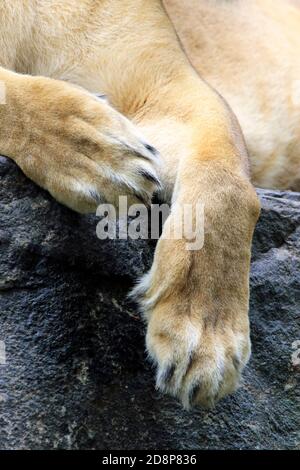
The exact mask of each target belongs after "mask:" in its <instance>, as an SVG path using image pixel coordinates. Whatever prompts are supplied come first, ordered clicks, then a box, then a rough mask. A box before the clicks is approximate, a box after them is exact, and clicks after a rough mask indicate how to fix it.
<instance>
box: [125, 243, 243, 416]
mask: <svg viewBox="0 0 300 470" xmlns="http://www.w3.org/2000/svg"><path fill="white" fill-rule="evenodd" d="M181 245H182V242H180V241H163V240H160V241H159V243H158V246H157V250H156V254H155V259H154V264H153V266H152V268H151V270H150V272H149V273H148V274H146V275H145V276H144V277H143V278H142V280H141V282H140V283H139V284H138V285H137V287H136V288H135V289H134V291H133V292H132V294H131V295H132V296H133V297H134V298H136V299H137V300H138V301H139V304H140V307H141V310H142V312H143V314H144V318H145V320H146V322H147V324H148V330H147V337H146V345H147V351H148V354H149V357H150V358H151V360H152V362H153V363H154V365H155V366H156V369H157V374H156V385H157V388H158V389H159V390H161V391H163V392H166V393H169V394H171V395H172V396H175V397H177V398H179V399H180V401H181V402H182V404H183V406H184V407H185V408H186V409H188V408H190V407H191V406H195V405H201V406H203V407H212V406H214V404H215V403H216V402H217V401H218V400H220V399H221V398H222V397H224V396H225V395H228V394H230V393H232V392H234V391H235V390H236V389H237V387H238V385H239V382H240V378H241V373H242V370H243V368H244V367H245V365H246V364H247V362H248V360H249V357H250V350H251V345H250V336H249V319H248V280H247V269H246V273H244V274H243V271H238V269H237V267H236V270H234V268H233V266H232V270H233V272H235V271H236V273H238V272H239V276H237V280H236V282H235V292H234V295H233V294H232V285H227V282H228V281H227V279H226V277H224V276H222V273H221V272H218V271H215V272H209V270H208V268H207V269H206V270H205V269H203V268H202V266H201V259H199V257H200V253H202V252H201V251H200V252H199V253H191V252H187V251H185V250H184V249H183V247H182V246H181ZM171 253H172V255H171ZM203 255H204V253H202V260H203ZM247 258H248V256H247ZM247 263H248V264H249V260H248V259H246V260H245V263H244V264H243V266H247ZM207 266H208V265H207ZM227 278H228V276H227ZM207 281H208V282H207Z"/></svg>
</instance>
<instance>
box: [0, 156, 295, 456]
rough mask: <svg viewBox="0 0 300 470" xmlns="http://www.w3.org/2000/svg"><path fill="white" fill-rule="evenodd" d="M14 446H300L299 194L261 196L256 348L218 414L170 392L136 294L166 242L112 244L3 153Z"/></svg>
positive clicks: (1, 395)
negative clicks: (150, 355)
mask: <svg viewBox="0 0 300 470" xmlns="http://www.w3.org/2000/svg"><path fill="white" fill-rule="evenodd" d="M0 178H1V185H0V206H1V225H0V250H1V263H0V291H1V296H0V312H1V313H0V408H1V412H0V448H1V449H23V448H27V449H54V448H59V449H112V450H113V449H124V450H125V449H126V450H127V449H151V448H160V449H170V448H171V449H178V450H180V449H216V448H217V449H226V448H227V449H249V448H250V449H263V448H267V449H295V448H297V447H299V442H300V436H299V424H300V423H299V421H300V419H299V415H300V410H299V385H298V382H297V381H298V380H299V365H297V364H298V363H299V362H300V361H299V351H298V352H297V347H298V348H300V346H299V343H296V341H297V340H300V333H299V312H300V288H299V282H300V194H296V193H289V192H277V191H264V190H259V191H258V192H259V195H260V197H261V200H262V204H263V211H262V216H261V219H260V221H259V223H258V226H257V230H256V234H255V240H254V246H253V263H252V274H251V294H252V295H251V314H250V315H251V322H252V341H253V356H252V360H251V362H250V365H249V366H248V367H247V369H246V372H245V374H244V381H243V384H242V386H241V388H240V389H239V391H238V392H237V393H236V394H235V395H234V396H232V397H228V398H226V399H225V400H223V401H222V402H221V403H220V404H218V405H217V407H216V409H215V410H213V411H203V410H201V409H198V410H193V411H191V412H186V411H184V410H182V409H181V407H180V405H179V404H178V403H177V402H176V401H175V400H174V399H172V398H168V397H165V396H161V395H159V393H158V392H156V391H155V388H154V374H153V371H152V370H151V366H150V365H149V363H148V362H147V360H146V357H145V353H144V326H143V323H142V322H141V320H140V317H139V315H138V314H137V312H136V310H135V307H134V306H133V305H132V304H130V303H129V302H128V301H127V300H126V294H127V292H128V289H129V288H130V286H131V285H132V283H133V281H134V279H135V278H136V277H137V276H138V275H140V274H141V273H142V272H144V271H145V270H147V269H148V268H149V266H150V265H151V259H152V254H153V248H154V246H153V243H150V242H148V243H147V242H145V241H138V242H133V241H128V242H127V241H126V242H124V241H105V242H103V241H99V240H98V239H97V237H96V234H95V228H96V224H97V221H98V220H97V219H96V218H95V217H93V216H80V215H77V214H75V213H73V212H71V211H69V210H68V209H66V208H64V207H62V206H60V205H59V204H58V203H56V202H55V201H53V199H52V198H51V197H50V196H49V195H48V194H47V193H45V192H44V191H42V190H40V189H39V188H38V187H36V186H35V185H34V184H32V183H31V182H30V181H28V180H27V179H26V178H25V177H24V176H23V175H22V174H21V172H20V171H19V170H18V169H17V168H16V166H15V165H14V164H13V163H11V162H10V161H9V160H7V159H5V158H1V159H0Z"/></svg>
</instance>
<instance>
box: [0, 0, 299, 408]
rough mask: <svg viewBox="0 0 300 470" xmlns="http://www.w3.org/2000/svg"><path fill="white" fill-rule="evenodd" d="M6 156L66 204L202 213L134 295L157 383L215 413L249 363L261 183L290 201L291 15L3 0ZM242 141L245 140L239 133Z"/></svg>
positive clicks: (295, 45)
mask: <svg viewBox="0 0 300 470" xmlns="http://www.w3.org/2000/svg"><path fill="white" fill-rule="evenodd" d="M0 14H1V23H0V84H1V88H0V89H1V90H2V93H1V94H0V96H1V104H0V153H1V154H3V155H6V156H7V157H9V158H11V159H12V160H14V161H15V163H16V164H17V165H18V166H19V167H20V168H21V170H22V171H23V172H24V173H25V175H27V176H28V177H29V178H30V179H31V180H33V181H34V182H35V183H36V184H38V185H39V186H41V187H42V188H44V189H46V190H47V191H49V193H50V194H51V195H52V196H53V197H54V198H55V199H56V200H57V201H59V202H60V203H62V204H64V205H66V206H68V207H69V208H71V209H73V210H75V211H78V212H80V213H90V212H95V211H96V208H97V206H98V205H99V203H101V202H102V201H106V202H109V203H111V204H114V205H118V200H119V196H120V195H122V196H127V197H128V199H129V201H130V202H131V203H135V202H138V203H140V202H141V201H142V202H143V203H144V204H145V205H147V206H149V205H150V204H151V201H152V197H153V195H156V196H157V197H159V199H160V200H162V201H167V202H170V203H171V212H170V215H169V217H168V219H167V221H166V223H165V226H164V228H163V234H164V231H165V230H166V228H170V227H172V226H173V225H174V224H175V223H176V218H178V214H179V210H180V207H182V206H184V205H185V204H188V205H191V206H192V207H195V206H196V205H197V203H199V202H201V204H203V206H204V208H205V226H204V230H205V240H204V245H203V247H202V249H200V250H187V249H186V244H185V240H184V239H176V238H175V237H174V238H171V239H167V238H166V237H163V236H162V237H161V238H160V240H159V241H158V243H157V247H156V251H155V255H154V261H153V265H152V267H151V269H150V271H149V272H148V273H147V274H145V275H144V277H143V278H142V279H141V280H140V282H139V283H138V285H137V286H136V287H135V289H134V291H133V295H134V296H135V297H136V298H137V299H138V301H139V304H140V307H141V309H142V311H143V315H144V318H145V320H146V323H147V334H146V346H147V351H148V353H149V356H150V357H151V358H152V360H153V362H154V364H155V366H156V369H157V372H156V385H157V388H158V389H160V390H161V391H163V392H167V393H169V394H171V395H172V396H174V397H176V398H177V399H179V400H180V401H181V403H182V405H183V406H184V407H185V408H187V409H189V408H190V407H193V406H197V405H201V406H204V407H212V406H214V404H215V403H216V402H217V401H218V400H220V399H221V398H222V397H224V396H226V395H228V394H230V393H232V392H234V391H235V390H236V388H237V387H238V385H239V383H240V379H241V374H242V371H243V369H244V367H245V365H246V364H247V362H248V360H249V357H250V351H251V342H250V328H249V317H248V308H249V270H250V256H251V242H252V236H253V231H254V228H255V225H256V222H257V219H258V217H259V212H260V204H259V200H258V197H257V195H256V191H255V189H254V185H258V186H262V187H266V188H269V187H271V188H280V189H295V190H297V189H299V188H300V186H299V182H300V170H299V168H300V165H299V163H300V119H299V110H300V96H299V88H300V83H299V78H300V59H299V50H300V35H299V31H300V29H299V28H300V13H299V10H298V9H297V7H296V6H293V5H292V4H291V3H289V2H287V1H284V0H248V1H247V2H244V1H243V0H235V1H226V2H225V1H217V0H185V1H181V0H165V1H164V2H162V0H122V1H121V2H120V1H119V0H51V1H50V0H19V1H18V2H16V1H15V0H4V1H2V2H1V4H0ZM241 128H242V130H241Z"/></svg>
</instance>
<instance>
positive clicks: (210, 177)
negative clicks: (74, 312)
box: [133, 77, 259, 408]
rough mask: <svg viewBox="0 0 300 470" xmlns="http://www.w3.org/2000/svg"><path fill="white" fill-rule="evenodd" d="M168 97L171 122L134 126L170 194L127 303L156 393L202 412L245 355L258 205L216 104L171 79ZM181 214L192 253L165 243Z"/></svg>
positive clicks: (228, 121)
mask: <svg viewBox="0 0 300 470" xmlns="http://www.w3.org/2000/svg"><path fill="white" fill-rule="evenodd" d="M182 89H184V90H188V94H184V96H183V97H182V93H181V95H180V90H182ZM176 90H177V93H176ZM171 95H173V96H174V95H175V96H176V103H175V102H174V103H173V106H169V107H168V108H169V109H172V116H165V118H164V119H163V120H162V121H161V122H156V123H152V124H151V122H149V121H147V119H146V121H147V122H146V124H145V123H144V126H143V125H142V129H143V131H144V132H145V133H146V135H148V137H149V138H150V139H151V141H152V142H154V144H155V145H156V146H157V148H158V149H160V150H161V153H162V158H165V162H164V167H163V170H162V173H161V177H162V179H163V181H164V183H165V185H166V187H169V188H171V186H172V181H171V180H170V178H171V179H172V178H173V185H174V192H173V197H172V209H171V214H170V216H169V219H168V220H167V221H166V223H165V226H164V228H163V234H162V238H161V239H160V240H159V242H158V245H157V248H156V252H155V257H154V262H153V266H152V268H151V270H150V272H149V273H148V274H146V275H145V276H144V277H143V278H142V280H141V282H140V283H139V284H138V286H137V287H136V288H135V290H134V291H133V296H135V297H137V298H138V299H139V302H140V305H141V308H142V310H143V312H144V316H145V319H146V321H147V324H148V330H147V349H148V352H149V355H150V357H151V358H152V360H153V362H154V363H155V365H156V367H157V376H156V383H157V387H158V388H159V389H160V390H162V391H166V392H168V393H170V394H172V395H174V396H176V397H178V398H179V399H180V400H181V401H182V403H183V405H184V406H185V407H186V408H189V407H190V406H191V405H196V404H201V405H203V406H211V405H213V404H214V403H215V402H216V401H217V400H218V399H220V398H221V397H223V396H224V395H226V394H228V393H231V392H232V391H234V390H235V389H236V387H237V386H238V383H239V380H240V376H241V372H242V370H243V368H244V366H245V365H246V363H247V361H248V359H249V356H250V338H249V319H248V301H249V267H250V251H251V241H252V234H253V230H254V226H255V223H256V221H257V218H258V214H259V203H258V199H257V197H256V194H255V191H254V189H253V187H252V185H251V183H250V182H249V177H248V174H247V164H246V161H245V160H246V158H247V153H246V150H245V147H244V144H243V138H242V136H241V133H240V130H239V127H238V125H237V123H236V121H235V118H234V116H233V115H232V114H231V112H230V111H229V109H228V108H227V107H226V106H225V105H224V103H223V101H222V100H221V99H220V98H219V97H218V96H217V95H216V94H215V93H214V92H213V91H212V90H211V89H210V88H209V87H208V86H206V85H205V84H204V83H202V82H201V81H200V79H198V78H194V77H190V78H188V79H187V80H186V83H182V82H181V83H176V81H175V82H174V83H173V84H172V93H171ZM170 104H171V103H169V105H170ZM183 110H185V112H183ZM183 116H184V118H183ZM168 126H169V127H168ZM160 129H161V130H160ZM172 129H173V130H172ZM174 155H175V157H176V158H175V159H174ZM199 205H200V206H201V207H203V208H204V225H203V224H200V226H198V225H197V221H196V217H197V206H199ZM187 206H189V207H190V208H192V216H191V217H192V220H193V226H194V227H196V230H197V231H196V233H194V235H193V236H194V238H195V239H194V240H193V242H197V241H199V242H200V244H198V245H197V243H194V245H193V244H191V243H190V240H189V239H188V238H187V236H186V234H183V236H182V237H180V238H179V239H178V237H177V235H176V236H174V235H173V234H174V233H175V232H174V230H173V229H174V227H177V223H178V220H179V219H180V217H182V215H181V214H182V212H181V211H182V210H184V208H185V207H187ZM200 232H201V233H200ZM165 235H166V236H165ZM202 237H204V238H203V240H204V243H203V246H202V243H201V240H202Z"/></svg>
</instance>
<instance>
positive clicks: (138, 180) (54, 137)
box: [14, 77, 160, 212]
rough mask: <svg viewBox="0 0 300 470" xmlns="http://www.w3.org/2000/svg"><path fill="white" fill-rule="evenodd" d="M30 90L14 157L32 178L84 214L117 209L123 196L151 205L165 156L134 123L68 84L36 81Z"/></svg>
mask: <svg viewBox="0 0 300 470" xmlns="http://www.w3.org/2000/svg"><path fill="white" fill-rule="evenodd" d="M25 85H26V86H25ZM25 85H24V86H23V88H22V90H23V94H24V97H23V100H22V101H23V103H22V104H23V108H22V109H21V111H20V115H19V116H17V118H16V120H17V122H19V123H20V125H21V127H22V131H21V132H19V134H20V135H21V136H22V139H21V140H22V142H18V146H17V151H16V155H14V157H15V160H16V162H17V163H18V164H19V166H20V167H21V168H22V170H23V171H24V173H25V174H26V175H27V176H28V177H29V178H31V179H32V180H33V181H35V182H36V183H37V184H39V185H40V186H42V187H43V188H45V189H47V190H48V191H49V192H50V193H51V194H52V196H54V197H55V198H56V199H57V200H58V201H59V202H61V203H63V204H65V205H67V206H68V207H70V208H72V209H74V210H76V211H78V212H95V211H96V208H97V206H98V205H99V203H101V202H108V203H111V204H114V205H116V206H117V205H118V202H119V196H127V198H128V202H129V203H130V204H131V203H141V202H142V203H144V204H146V205H150V203H151V198H152V195H153V193H154V192H156V191H158V190H159V188H160V183H159V179H158V177H157V166H158V163H159V155H158V152H156V150H155V149H154V148H153V147H152V146H151V145H149V144H148V143H147V142H146V141H145V140H144V139H143V137H142V136H141V135H140V134H139V132H138V130H137V129H136V127H135V126H134V125H133V124H132V123H131V122H130V121H129V120H128V119H126V118H125V117H124V116H122V115H121V114H120V113H118V112H117V111H116V110H115V109H113V108H112V107H111V106H110V105H109V103H108V102H107V101H105V100H103V99H101V98H100V99H99V98H97V97H96V96H94V95H92V94H90V93H88V92H86V91H85V90H82V89H80V88H76V87H73V86H71V85H69V84H67V83H63V82H58V81H55V80H51V79H47V78H42V77H30V78H27V80H26V82H25Z"/></svg>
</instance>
